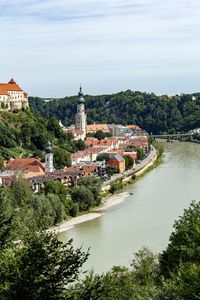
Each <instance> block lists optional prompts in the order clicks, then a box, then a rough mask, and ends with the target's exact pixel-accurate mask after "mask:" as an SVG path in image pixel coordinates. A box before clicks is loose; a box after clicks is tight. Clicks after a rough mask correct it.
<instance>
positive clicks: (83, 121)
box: [75, 87, 87, 140]
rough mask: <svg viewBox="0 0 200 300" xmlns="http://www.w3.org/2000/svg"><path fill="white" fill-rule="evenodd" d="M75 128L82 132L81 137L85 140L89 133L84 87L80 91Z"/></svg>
mask: <svg viewBox="0 0 200 300" xmlns="http://www.w3.org/2000/svg"><path fill="white" fill-rule="evenodd" d="M75 130H76V131H80V132H82V134H81V139H82V140H84V139H85V138H86V134H87V116H86V113H85V99H84V98H83V92H82V88H81V87H80V91H79V93H78V104H77V113H76V123H75Z"/></svg>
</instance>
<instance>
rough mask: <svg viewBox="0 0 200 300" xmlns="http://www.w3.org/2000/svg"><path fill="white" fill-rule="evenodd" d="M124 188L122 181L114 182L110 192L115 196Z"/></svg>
mask: <svg viewBox="0 0 200 300" xmlns="http://www.w3.org/2000/svg"><path fill="white" fill-rule="evenodd" d="M122 188H123V184H122V181H121V180H117V181H114V182H112V184H111V187H110V192H111V193H112V194H114V193H115V192H117V191H119V190H121V189H122Z"/></svg>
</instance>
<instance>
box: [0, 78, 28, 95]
mask: <svg viewBox="0 0 200 300" xmlns="http://www.w3.org/2000/svg"><path fill="white" fill-rule="evenodd" d="M9 91H18V92H22V91H23V90H22V89H21V87H20V86H19V85H18V84H17V83H16V82H15V80H14V79H13V78H12V79H11V80H10V81H9V82H8V83H0V95H8V92H9Z"/></svg>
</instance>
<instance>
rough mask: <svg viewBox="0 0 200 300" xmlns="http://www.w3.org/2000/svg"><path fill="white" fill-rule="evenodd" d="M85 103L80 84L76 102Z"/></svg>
mask: <svg viewBox="0 0 200 300" xmlns="http://www.w3.org/2000/svg"><path fill="white" fill-rule="evenodd" d="M81 103H83V104H84V103H85V99H84V98H83V92H82V87H81V86H80V90H79V93H78V104H81Z"/></svg>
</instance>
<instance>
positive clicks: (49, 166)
mask: <svg viewBox="0 0 200 300" xmlns="http://www.w3.org/2000/svg"><path fill="white" fill-rule="evenodd" d="M53 171H54V166H53V151H52V146H51V143H50V142H48V144H47V147H46V154H45V172H46V173H52V172H53Z"/></svg>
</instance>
